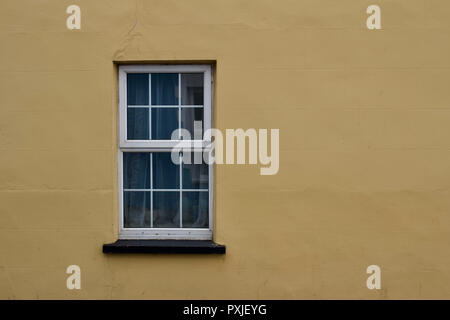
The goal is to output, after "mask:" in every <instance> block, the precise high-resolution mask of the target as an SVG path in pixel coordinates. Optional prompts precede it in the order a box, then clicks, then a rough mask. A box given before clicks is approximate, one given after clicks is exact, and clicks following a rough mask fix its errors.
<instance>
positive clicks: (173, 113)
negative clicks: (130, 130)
mask: <svg viewBox="0 0 450 320" xmlns="http://www.w3.org/2000/svg"><path fill="white" fill-rule="evenodd" d="M176 129H178V108H152V139H153V140H170V139H171V137H172V132H173V131H174V130H176Z"/></svg>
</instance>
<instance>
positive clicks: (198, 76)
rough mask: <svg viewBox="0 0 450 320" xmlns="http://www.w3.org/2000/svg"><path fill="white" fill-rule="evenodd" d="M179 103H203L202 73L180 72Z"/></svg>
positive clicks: (188, 104) (190, 104)
mask: <svg viewBox="0 0 450 320" xmlns="http://www.w3.org/2000/svg"><path fill="white" fill-rule="evenodd" d="M181 104H182V105H186V106H192V105H196V106H199V105H203V73H183V74H181Z"/></svg>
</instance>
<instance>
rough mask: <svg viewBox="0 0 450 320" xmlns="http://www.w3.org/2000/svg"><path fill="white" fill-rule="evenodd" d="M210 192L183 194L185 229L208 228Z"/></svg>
mask: <svg viewBox="0 0 450 320" xmlns="http://www.w3.org/2000/svg"><path fill="white" fill-rule="evenodd" d="M208 207H209V200H208V192H206V191H204V192H183V228H208V225H209V215H208V211H209V210H208Z"/></svg>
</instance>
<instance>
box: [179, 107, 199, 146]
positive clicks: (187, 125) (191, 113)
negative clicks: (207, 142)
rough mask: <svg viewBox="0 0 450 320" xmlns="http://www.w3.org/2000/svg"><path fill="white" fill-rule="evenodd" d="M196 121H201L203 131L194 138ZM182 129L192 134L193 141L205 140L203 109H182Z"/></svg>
mask: <svg viewBox="0 0 450 320" xmlns="http://www.w3.org/2000/svg"><path fill="white" fill-rule="evenodd" d="M194 121H201V127H200V128H201V131H200V132H199V133H197V134H198V135H199V136H198V137H196V136H194ZM181 128H183V129H187V130H188V131H189V132H190V134H191V139H192V140H194V139H195V138H197V140H202V139H203V108H181Z"/></svg>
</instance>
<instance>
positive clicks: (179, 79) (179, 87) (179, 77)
mask: <svg viewBox="0 0 450 320" xmlns="http://www.w3.org/2000/svg"><path fill="white" fill-rule="evenodd" d="M178 129H181V73H179V74H178ZM178 138H181V131H178Z"/></svg>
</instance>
